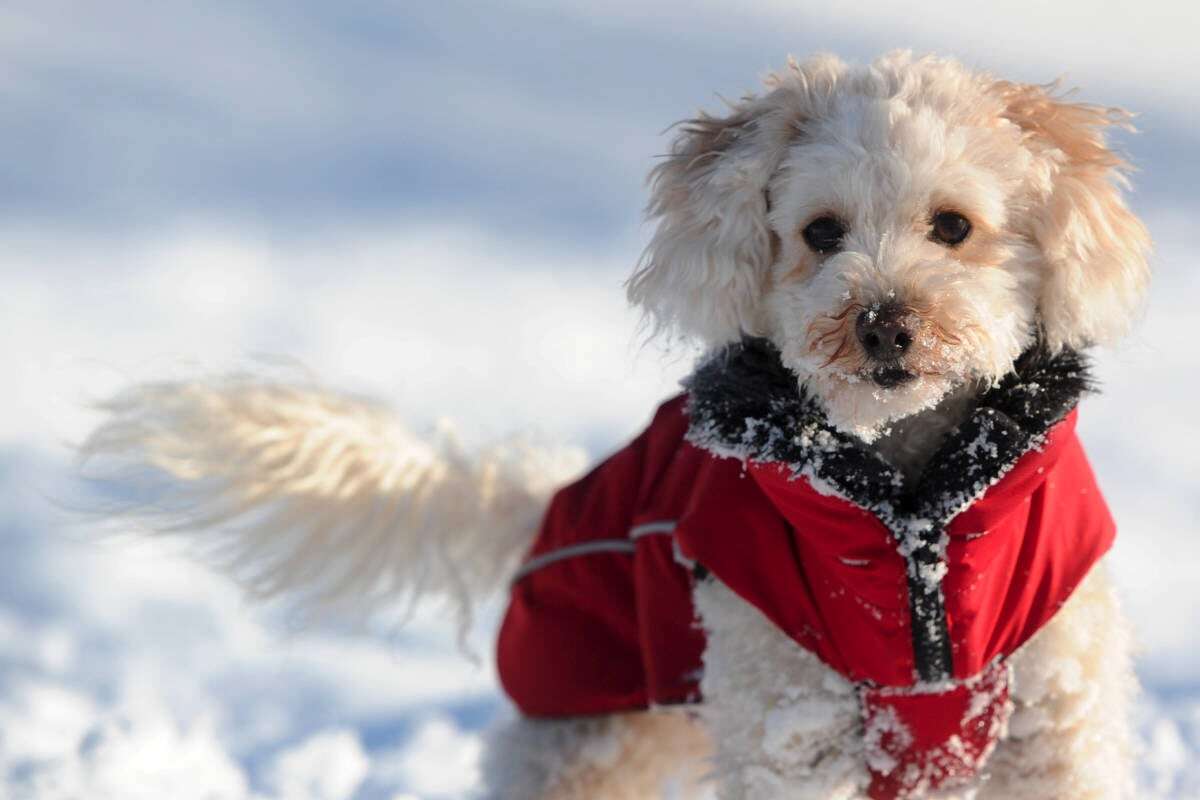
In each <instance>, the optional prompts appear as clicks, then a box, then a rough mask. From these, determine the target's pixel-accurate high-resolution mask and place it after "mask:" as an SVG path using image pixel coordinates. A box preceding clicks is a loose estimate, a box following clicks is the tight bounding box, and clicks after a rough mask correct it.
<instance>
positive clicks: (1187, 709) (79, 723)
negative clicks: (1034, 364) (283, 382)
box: [0, 0, 1200, 800]
mask: <svg viewBox="0 0 1200 800" xmlns="http://www.w3.org/2000/svg"><path fill="white" fill-rule="evenodd" d="M1198 24H1200V11H1197V10H1196V8H1195V7H1194V6H1190V5H1186V4H1182V3H1178V4H1175V3H1152V2H1143V3H1138V4H1136V5H1132V4H1122V5H1121V6H1118V5H1117V4H1097V3H1095V2H1089V3H1083V2H1075V0H1069V1H1068V2H1056V3H1034V2H1029V3H995V4H984V5H980V6H978V7H975V6H973V7H971V8H970V9H969V10H968V9H967V8H966V7H964V6H963V5H962V4H961V3H951V2H943V1H942V0H928V1H927V2H922V3H920V4H916V3H885V2H855V3H844V2H833V1H831V2H825V3H822V4H805V3H783V2H750V3H741V4H738V6H737V9H736V10H734V8H733V6H731V5H730V4H728V3H715V2H699V3H687V4H684V3H677V2H662V3H655V4H646V3H643V2H636V3H635V2H630V1H629V0H611V1H610V2H605V3H594V2H593V3H585V2H576V1H575V0H558V1H557V2H538V1H537V0H518V1H517V2H507V3H503V4H500V3H491V2H471V3H467V2H454V1H451V2H441V3H437V4H432V3H430V4H420V3H413V2H391V3H389V2H375V3H366V2H355V0H346V2H340V3H320V2H315V1H310V2H287V3H285V2H273V1H272V0H264V2H259V3H254V4H246V3H235V2H219V1H217V0H214V2H210V3H203V4H199V3H187V4H185V3H140V2H132V0H114V1H113V2H108V3H104V4H98V3H83V2H55V0H39V1H38V2H33V1H32V0H17V1H16V2H10V3H5V4H4V7H3V8H2V9H0V102H2V106H0V107H2V108H3V109H4V110H3V112H2V113H0V120H2V121H3V123H2V124H0V145H2V146H3V152H4V154H5V157H4V158H3V159H0V237H2V238H0V241H3V243H4V247H3V250H2V251H0V368H3V371H4V374H7V375H8V376H9V379H8V381H6V391H4V392H3V393H0V547H3V550H0V552H3V553H4V554H5V558H3V559H0V787H2V788H0V795H2V796H5V797H10V796H11V797H17V798H37V800H48V799H50V798H67V797H74V796H79V795H80V794H86V796H88V797H89V798H98V799H99V800H108V798H122V800H125V799H126V798H138V797H147V798H148V797H162V796H167V795H169V796H173V797H181V798H186V797H189V796H195V797H197V798H199V797H204V796H208V797H218V798H231V800H232V799H238V800H240V799H241V798H256V800H263V799H264V798H300V799H301V800H304V799H305V798H313V800H375V799H376V798H382V799H383V800H397V798H403V800H412V798H421V800H442V798H449V797H459V796H461V795H462V794H463V792H465V791H466V789H467V786H468V784H469V783H470V780H471V778H472V775H473V772H474V770H475V769H476V766H475V765H476V763H477V758H478V751H479V747H480V744H479V735H478V734H479V731H480V730H481V729H482V728H483V727H484V726H486V724H488V722H489V720H491V719H492V718H493V717H495V716H496V715H497V714H503V713H505V709H504V704H503V702H502V700H501V699H500V696H499V693H498V690H497V688H496V685H495V680H494V675H493V674H492V672H491V669H490V667H489V666H488V665H487V661H486V658H485V659H484V660H483V665H482V666H479V667H477V666H474V665H473V664H472V663H471V662H470V661H469V660H467V659H464V658H461V657H460V656H459V655H458V654H457V653H456V652H455V649H454V645H453V642H452V636H451V634H450V630H449V626H448V623H447V622H446V621H444V620H442V619H440V615H439V614H438V612H437V610H436V609H429V610H427V611H426V612H425V613H424V614H422V615H421V616H420V617H419V619H418V620H416V621H415V622H414V623H413V624H412V625H411V626H410V627H408V628H405V629H403V630H399V631H392V630H387V631H370V632H361V631H354V630H350V629H345V628H340V627H338V626H336V625H328V626H323V627H317V628H314V629H297V628H296V627H295V626H294V625H293V624H291V623H290V621H289V620H288V619H287V618H286V616H285V615H282V614H278V613H274V612H271V611H269V610H262V609H257V608H254V607H251V606H249V605H248V604H246V603H245V602H244V601H242V599H241V598H240V597H239V596H238V595H237V593H236V592H235V591H234V589H233V588H232V587H231V586H230V585H228V584H227V583H225V582H224V581H223V580H222V579H220V578H218V577H216V576H214V575H212V574H210V573H208V572H207V571H206V570H204V569H203V568H201V567H199V566H197V565H195V564H193V563H191V562H190V561H188V560H187V559H186V558H185V557H184V556H183V554H181V553H180V552H178V549H177V548H174V547H172V546H171V545H170V543H164V542H145V541H140V540H137V539H136V538H133V537H129V536H123V535H121V534H122V531H120V530H116V531H104V532H100V531H97V530H96V529H95V528H96V526H86V525H80V524H78V522H77V520H76V519H75V517H74V516H73V515H72V514H71V513H69V509H64V508H63V507H62V505H63V504H62V503H60V502H57V501H58V500H59V499H60V498H63V497H70V496H72V494H73V493H74V492H75V491H77V490H79V487H78V485H77V484H76V483H74V481H73V479H72V473H71V450H70V446H71V443H72V442H77V441H78V440H79V439H80V438H81V437H82V436H83V435H84V434H85V433H86V431H87V430H88V428H89V427H90V426H91V425H93V424H94V423H95V421H96V417H95V415H94V413H93V412H92V411H91V410H90V409H89V403H90V402H92V401H94V400H95V399H97V398H101V397H103V396H105V395H106V394H108V393H109V392H112V391H114V390H115V389H117V388H118V387H120V386H123V385H126V384H127V383H128V382H130V381H133V380H140V379H147V378H158V377H162V376H164V375H172V374H185V373H189V372H192V371H195V370H203V369H210V370H224V369H229V368H234V367H243V366H246V365H248V364H249V365H253V364H255V363H261V361H262V360H264V359H266V360H278V359H295V360H297V361H299V362H300V363H302V364H304V365H305V366H307V367H308V368H310V369H312V370H313V371H314V372H316V373H317V374H319V375H320V376H321V377H322V378H323V379H324V380H326V381H327V382H328V383H330V384H332V385H335V386H339V387H343V388H345V389H346V390H348V391H355V392H361V393H365V394H370V395H373V396H376V397H379V398H382V399H384V400H386V401H387V402H388V403H390V404H391V405H392V406H393V407H394V408H395V409H396V411H397V413H398V414H400V415H401V416H402V417H403V418H404V419H406V420H408V421H409V422H410V423H411V424H412V425H413V427H415V428H416V429H418V430H424V429H428V428H430V427H431V426H432V425H434V424H435V422H436V421H437V420H438V419H440V418H449V419H452V420H454V421H455V422H456V423H457V424H458V425H459V427H460V428H461V429H463V430H464V431H465V434H466V436H467V438H468V441H474V442H484V441H487V440H488V439H491V438H495V437H499V436H503V435H507V434H510V433H513V432H519V431H536V432H538V433H539V434H541V435H546V436H550V437H554V438H556V439H561V440H563V441H565V442H570V443H576V444H580V445H583V446H584V447H585V448H587V450H588V451H589V452H590V453H592V454H593V455H595V456H600V455H602V454H603V453H605V452H606V451H608V450H610V449H612V448H614V447H616V446H618V445H619V444H620V443H621V442H622V441H623V439H624V438H625V437H627V436H628V435H629V434H631V433H633V432H634V431H636V430H637V429H638V428H639V427H640V426H641V425H643V424H644V423H645V421H646V420H647V419H648V417H649V415H650V413H651V411H652V409H653V408H654V406H655V405H656V403H657V402H658V401H659V400H661V399H662V398H664V397H666V396H668V395H669V394H671V393H672V392H674V391H675V384H676V381H677V379H678V377H679V376H681V375H682V374H684V373H685V372H686V370H687V367H688V365H689V363H690V358H691V355H692V354H691V353H689V352H687V351H686V350H673V351H672V350H665V349H664V348H663V347H661V346H659V345H655V344H649V345H647V344H645V343H644V341H643V339H642V338H641V337H640V336H639V334H638V318H637V315H636V314H634V313H632V312H630V311H629V310H628V309H626V308H625V304H624V298H623V293H622V289H621V282H622V280H623V279H624V278H625V276H627V275H628V273H629V272H630V270H631V268H632V266H633V264H634V263H635V262H636V260H637V257H638V254H639V251H640V248H641V246H642V245H643V244H644V243H645V241H646V239H647V236H648V229H647V228H646V226H645V225H643V224H642V222H641V210H642V206H643V204H644V202H645V188H644V184H643V180H644V176H645V174H646V172H647V171H648V170H649V168H650V167H651V166H652V165H653V164H654V163H655V157H656V156H657V155H659V154H661V153H663V152H664V151H665V150H666V147H667V144H668V137H667V136H666V135H664V130H665V129H666V128H667V127H668V126H669V125H670V124H671V123H672V122H674V121H676V120H678V119H681V118H684V117H687V116H690V115H692V114H694V113H695V111H696V110H697V109H699V108H702V107H703V108H709V109H717V108H720V106H721V98H722V97H736V96H738V95H739V94H741V93H742V92H745V91H747V90H753V89H754V88H756V86H757V85H758V81H759V79H760V78H761V77H762V75H763V74H764V73H765V72H766V71H768V70H769V69H772V68H778V67H780V66H782V65H783V63H784V61H785V59H786V57H787V56H788V55H789V54H792V55H796V56H800V57H802V56H804V55H807V54H810V53H813V52H815V51H831V52H834V53H837V54H838V55H841V56H842V57H843V58H846V59H848V60H857V61H862V60H868V59H870V58H872V57H873V56H875V55H877V54H878V53H880V52H883V51H886V50H888V49H892V48H895V47H906V48H913V49H915V50H918V51H926V50H933V51H937V52H940V53H943V54H948V55H954V56H957V57H958V58H960V59H961V60H963V61H964V62H966V63H967V64H969V65H971V66H975V67H978V68H982V69H988V70H991V71H994V72H995V73H997V74H999V75H1003V76H1005V77H1008V78H1012V79H1014V80H1022V81H1032V82H1046V81H1050V80H1053V79H1055V78H1058V77H1063V78H1064V80H1065V82H1066V84H1067V85H1072V86H1074V85H1078V86H1079V87H1081V91H1080V94H1079V97H1081V98H1083V99H1086V100H1089V101H1093V102H1099V103H1103V104H1111V105H1120V106H1123V107H1126V108H1129V109H1131V110H1133V111H1136V112H1137V113H1138V114H1139V116H1138V118H1137V124H1138V127H1139V128H1140V129H1141V132H1140V133H1138V134H1137V135H1122V137H1121V138H1120V145H1121V147H1122V148H1123V149H1124V150H1125V152H1126V153H1127V154H1128V155H1129V157H1130V159H1131V160H1132V161H1133V163H1134V164H1135V165H1136V166H1137V167H1138V168H1139V171H1138V172H1137V173H1136V174H1135V176H1134V187H1135V192H1134V194H1133V196H1132V204H1133V206H1134V208H1135V209H1136V210H1137V211H1138V212H1139V213H1140V214H1141V215H1142V216H1143V218H1144V219H1145V220H1146V222H1147V224H1148V225H1149V227H1150V229H1151V233H1152V234H1153V236H1154V237H1155V239H1156V242H1157V255H1156V257H1155V262H1154V267H1155V285H1154V288H1153V290H1152V293H1151V296H1150V300H1149V302H1148V306H1147V311H1146V315H1145V319H1144V321H1143V322H1142V323H1141V324H1140V325H1139V327H1138V329H1137V331H1136V332H1135V334H1134V335H1133V336H1132V337H1130V339H1129V340H1128V341H1127V342H1125V343H1124V344H1123V345H1121V346H1120V347H1118V348H1116V349H1114V350H1111V351H1106V352H1103V353H1100V354H1099V355H1098V371H1099V374H1100V376H1101V379H1102V382H1103V391H1102V392H1101V393H1100V394H1099V395H1097V396H1095V397H1091V398H1089V399H1088V400H1087V401H1086V402H1085V404H1084V407H1083V411H1082V415H1081V422H1080V429H1081V433H1082V436H1083V438H1084V442H1085V445H1086V446H1087V448H1088V450H1089V452H1090V454H1091V456H1092V458H1093V463H1094V466H1095V468H1096V471H1097V474H1098V476H1099V480H1100V483H1101V486H1102V487H1103V488H1104V490H1105V492H1106V495H1107V497H1108V499H1109V502H1110V504H1111V506H1112V508H1113V510H1114V513H1115V515H1116V517H1117V519H1118V523H1119V525H1120V528H1121V534H1120V537H1119V540H1118V545H1117V549H1116V551H1115V552H1114V557H1113V559H1111V561H1112V564H1113V569H1114V573H1115V575H1116V578H1117V580H1118V583H1119V585H1120V587H1121V591H1122V594H1123V599H1124V602H1125V606H1126V608H1127V610H1128V613H1129V614H1130V617H1131V618H1132V619H1133V621H1134V625H1135V629H1136V632H1137V636H1138V640H1139V642H1140V651H1139V672H1140V674H1141V675H1142V677H1143V680H1144V681H1145V683H1146V685H1147V693H1146V695H1145V697H1144V699H1143V700H1142V702H1141V705H1140V707H1139V715H1140V716H1139V720H1140V721H1139V725H1140V728H1139V729H1140V731H1141V732H1142V735H1143V741H1144V744H1145V746H1146V755H1145V757H1144V758H1143V766H1142V772H1143V776H1142V780H1143V791H1144V794H1145V796H1146V797H1162V798H1186V797H1200V768H1198V767H1197V766H1196V765H1195V763H1194V762H1196V761H1197V760H1198V759H1197V758H1196V756H1197V754H1200V655H1198V654H1197V636H1196V633H1195V632H1196V630H1197V629H1198V627H1200V625H1198V622H1200V582H1197V581H1196V580H1195V579H1194V572H1195V570H1196V568H1197V566H1198V565H1200V536H1198V535H1197V534H1200V496H1198V493H1197V482H1198V481H1197V477H1196V476H1197V475H1200V448H1196V447H1195V446H1194V445H1191V444H1190V443H1191V442H1195V441H1197V439H1198V437H1200V422H1198V421H1197V418H1196V415H1195V413H1194V410H1193V406H1194V399H1193V398H1194V397H1195V394H1196V390H1197V388H1198V385H1200V381H1198V379H1197V377H1196V367H1197V360H1198V359H1197V356H1196V352H1197V351H1196V349H1195V346H1194V344H1192V342H1193V341H1194V339H1195V334H1194V331H1193V325H1194V322H1193V320H1194V317H1195V311H1194V309H1195V307H1196V303H1197V302H1198V301H1200V278H1198V277H1197V272H1196V270H1195V269H1194V268H1193V265H1192V260H1193V256H1192V254H1193V253H1194V252H1195V251H1196V249H1197V248H1196V246H1197V244H1198V243H1200V242H1198V238H1200V234H1198V233H1197V229H1196V225H1195V223H1194V220H1195V218H1196V216H1197V213H1198V212H1200V198H1198V197H1197V195H1196V191H1195V189H1194V187H1195V186H1197V185H1200V160H1198V159H1196V158H1195V157H1194V154H1195V153H1196V152H1197V151H1198V149H1200V148H1198V146H1197V145H1198V142H1197V141H1196V140H1197V130H1198V129H1200V126H1198V124H1197V123H1200V103H1198V102H1197V101H1198V100H1200V51H1197V49H1196V48H1195V47H1194V42H1193V39H1194V32H1195V31H1196V30H1197V25H1198ZM491 633H492V631H491V630H490V629H489V628H488V625H487V624H486V622H484V623H483V624H481V625H480V626H479V630H477V631H476V632H475V635H474V637H473V642H474V643H475V644H476V646H477V649H478V650H479V651H481V652H483V653H486V651H487V649H488V647H489V637H490V636H491ZM188 792H192V793H193V794H192V795H188V794H187V793H188Z"/></svg>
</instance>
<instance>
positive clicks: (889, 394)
mask: <svg viewBox="0 0 1200 800" xmlns="http://www.w3.org/2000/svg"><path fill="white" fill-rule="evenodd" d="M801 380H802V381H803V383H804V385H805V386H806V387H807V388H808V391H809V393H810V394H811V395H812V396H813V397H814V398H816V400H817V401H818V402H819V403H820V404H821V406H822V407H823V408H824V410H825V415H826V417H828V419H829V422H830V424H832V425H833V426H834V427H835V428H837V429H838V430H841V431H844V432H845V433H849V434H852V435H854V436H857V437H858V438H859V439H861V440H863V441H864V442H866V443H867V444H870V443H871V442H874V441H875V440H876V439H878V438H879V437H880V436H881V435H882V434H884V433H886V431H887V429H888V427H889V426H890V425H891V424H892V423H894V422H896V421H898V420H901V419H904V418H905V417H909V416H912V415H913V414H916V413H919V412H921V411H925V410H927V409H930V408H933V407H934V406H936V405H937V404H938V402H940V401H941V400H942V398H944V397H945V396H946V395H947V394H948V393H949V392H950V391H951V390H952V389H954V388H955V386H956V385H957V383H956V382H955V381H954V380H953V379H952V378H949V377H947V376H944V375H924V374H918V373H914V372H911V371H909V370H906V369H904V368H903V367H902V366H900V365H885V366H880V367H876V368H875V369H873V370H870V371H867V372H865V373H864V374H862V375H845V374H842V373H836V372H825V371H818V372H814V373H810V374H808V375H806V376H804V377H803V378H802V379H801Z"/></svg>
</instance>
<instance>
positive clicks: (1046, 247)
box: [628, 53, 1149, 440]
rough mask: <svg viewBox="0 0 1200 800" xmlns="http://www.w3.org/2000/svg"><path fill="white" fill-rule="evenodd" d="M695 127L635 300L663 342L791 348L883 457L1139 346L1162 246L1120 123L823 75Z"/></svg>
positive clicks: (674, 159)
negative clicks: (956, 411)
mask: <svg viewBox="0 0 1200 800" xmlns="http://www.w3.org/2000/svg"><path fill="white" fill-rule="evenodd" d="M767 87H768V91H767V92H766V93H765V94H763V95H761V96H754V95H751V96H748V97H746V98H744V99H743V100H742V101H741V102H739V103H737V104H736V105H734V106H733V108H732V109H731V110H730V112H729V113H728V114H727V115H725V116H721V117H716V116H708V115H701V116H699V117H698V118H696V119H693V120H689V121H687V122H684V123H682V126H681V128H680V133H679V135H678V137H677V138H676V140H675V143H674V145H673V147H672V151H671V154H670V155H669V156H668V157H667V158H666V160H665V161H664V162H663V163H662V164H660V165H659V166H657V167H656V168H655V169H654V171H653V172H652V173H651V186H652V197H651V201H650V204H649V214H650V216H651V218H653V219H656V220H657V224H658V227H657V230H656V231H655V234H654V237H653V239H652V240H651V242H650V244H649V246H648V247H647V249H646V253H645V256H644V258H643V261H642V263H641V264H640V266H639V268H638V270H637V272H636V273H635V274H634V275H633V277H632V278H631V279H630V281H629V284H628V289H629V296H630V299H631V300H632V301H633V302H635V303H637V304H639V305H641V306H642V307H643V308H644V309H645V310H646V311H647V312H648V314H649V315H650V317H651V318H652V319H653V321H654V322H655V324H656V325H657V326H658V329H659V330H664V329H675V330H678V331H680V332H682V333H683V334H685V335H688V336H692V337H696V338H699V339H700V340H702V341H703V342H705V343H706V344H708V345H712V346H716V345H720V344H722V343H726V342H730V341H735V340H737V339H739V338H741V337H742V336H747V335H750V336H764V337H767V338H769V339H770V340H772V341H773V342H774V343H775V344H776V346H777V347H778V348H779V350H780V351H781V352H782V354H783V359H784V363H785V364H787V366H788V367H789V368H790V369H792V370H793V371H794V372H795V373H796V375H797V376H798V378H799V380H801V381H802V382H803V383H804V384H805V385H806V387H807V388H808V391H809V392H811V393H812V394H813V395H814V396H815V397H817V398H818V399H819V400H820V401H821V402H822V404H823V405H824V406H825V409H826V411H827V412H828V414H829V417H830V419H831V421H833V422H834V424H836V425H838V426H839V427H841V428H843V429H845V430H847V431H850V432H853V433H856V434H858V435H859V436H861V437H862V438H864V439H867V440H871V439H872V438H874V437H875V436H877V435H878V434H879V432H880V431H881V430H882V429H884V428H885V427H886V426H887V424H888V423H889V422H890V421H892V420H896V419H899V418H902V417H904V416H907V415H909V414H912V413H915V412H917V411H919V410H922V409H925V408H929V407H931V406H933V405H935V404H936V403H937V402H938V401H939V400H940V399H941V398H942V397H943V396H945V394H946V393H947V392H949V391H950V390H952V389H954V388H956V387H959V386H962V385H963V384H964V383H967V382H982V383H985V384H986V383H988V382H991V381H995V380H997V379H998V378H1000V377H1001V376H1003V375H1004V374H1005V373H1007V372H1009V371H1010V370H1011V369H1012V365H1013V362H1014V360H1015V359H1016V358H1017V356H1019V355H1020V354H1021V353H1022V352H1023V351H1024V350H1025V349H1026V348H1028V347H1029V346H1030V345H1031V344H1032V343H1033V342H1034V341H1035V339H1037V338H1038V337H1040V338H1041V340H1042V341H1043V342H1044V344H1045V345H1046V346H1047V347H1049V348H1050V349H1051V350H1058V349H1060V348H1063V347H1072V348H1081V347H1086V346H1088V345H1090V344H1093V343H1099V342H1108V341H1112V340H1113V339H1115V338H1117V337H1118V336H1119V335H1120V334H1121V333H1122V332H1124V331H1125V330H1126V329H1127V327H1128V326H1129V324H1130V322H1131V321H1132V319H1133V317H1134V315H1135V314H1136V312H1137V309H1138V307H1139V305H1140V300H1141V297H1142V295H1143V293H1144V290H1145V288H1146V285H1147V283H1148V280H1149V268H1148V266H1147V261H1146V258H1147V254H1148V250H1149V238H1148V236H1147V233H1146V230H1145V228H1144V227H1143V226H1142V224H1141V223H1140V222H1139V221H1138V219H1137V218H1136V217H1134V216H1133V214H1132V213H1131V212H1130V211H1129V209H1128V208H1127V207H1126V206H1125V203H1124V201H1123V200H1122V197H1121V188H1122V186H1123V184H1124V171H1125V169H1126V165H1125V163H1124V162H1123V161H1122V160H1121V158H1120V157H1118V156H1117V155H1116V154H1114V153H1113V152H1112V151H1111V150H1110V149H1109V148H1108V147H1107V145H1106V143H1105V137H1104V129H1105V128H1107V127H1108V126H1110V125H1127V124H1128V122H1127V119H1128V115H1127V114H1125V113H1124V112H1121V111H1119V110H1116V109H1108V108H1101V107H1098V106H1093V105H1086V104H1081V103H1072V102H1067V101H1065V100H1063V99H1061V98H1060V97H1057V96H1055V94H1054V93H1053V91H1052V89H1050V88H1048V87H1041V86H1033V85H1024V84H1015V83H1010V82H1006V81H1000V80H996V79H994V78H991V77H989V76H987V75H980V74H975V73H972V72H970V71H968V70H967V69H965V68H964V67H962V66H961V65H959V64H957V63H956V62H953V61H948V60H942V59H936V58H930V57H927V58H920V59H914V58H912V57H911V56H910V55H908V54H907V53H894V54H889V55H887V56H885V57H883V58H881V59H879V60H878V61H876V62H875V63H874V64H872V65H870V66H868V67H852V66H847V65H845V64H843V63H842V62H840V61H838V60H837V59H835V58H832V57H818V58H815V59H812V60H810V61H807V62H805V63H802V64H790V65H789V67H788V69H786V70H784V71H783V72H781V73H778V74H774V75H771V76H770V77H769V78H768V80H767Z"/></svg>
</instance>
